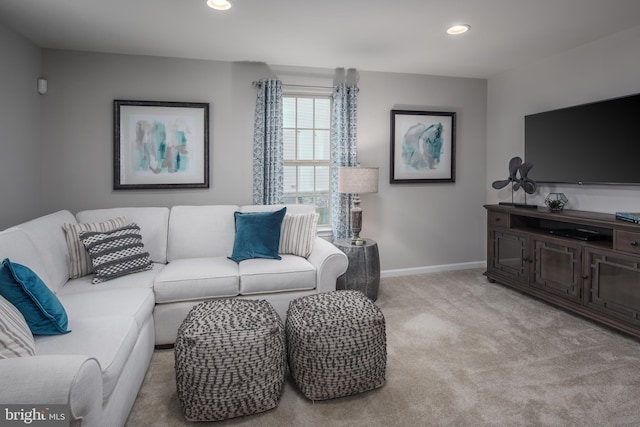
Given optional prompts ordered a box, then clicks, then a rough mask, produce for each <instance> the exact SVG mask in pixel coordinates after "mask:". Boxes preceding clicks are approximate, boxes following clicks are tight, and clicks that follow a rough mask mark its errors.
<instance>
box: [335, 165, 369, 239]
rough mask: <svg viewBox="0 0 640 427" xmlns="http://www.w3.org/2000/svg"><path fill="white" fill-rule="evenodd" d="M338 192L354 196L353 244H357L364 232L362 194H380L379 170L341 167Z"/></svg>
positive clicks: (352, 212)
mask: <svg viewBox="0 0 640 427" xmlns="http://www.w3.org/2000/svg"><path fill="white" fill-rule="evenodd" d="M338 192H340V193H345V194H353V206H352V207H351V235H352V237H351V243H355V242H356V241H357V240H358V239H359V238H360V230H362V208H361V207H360V194H366V193H377V192H378V168H363V167H360V166H351V167H348V166H345V167H340V169H339V170H338Z"/></svg>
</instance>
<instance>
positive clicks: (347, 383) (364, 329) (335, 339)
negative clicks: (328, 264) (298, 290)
mask: <svg viewBox="0 0 640 427" xmlns="http://www.w3.org/2000/svg"><path fill="white" fill-rule="evenodd" d="M285 330H286V335H287V352H288V355H289V370H290V372H291V376H292V377H293V380H294V381H295V383H296V385H297V386H298V388H299V389H300V391H301V392H302V393H303V394H304V395H305V396H306V397H307V398H309V399H311V400H324V399H332V398H335V397H342V396H348V395H351V394H356V393H360V392H364V391H367V390H372V389H374V388H378V387H380V386H382V385H383V384H384V382H385V373H386V366H387V339H386V332H385V320H384V316H383V314H382V312H381V311H380V309H379V308H378V307H376V305H375V304H374V303H373V301H371V300H370V299H369V298H367V297H366V296H365V295H364V294H363V293H362V292H360V291H355V290H345V291H333V292H326V293H321V294H317V295H311V296H306V297H301V298H298V299H295V300H293V301H291V303H290V304H289V309H288V311H287V321H286V326H285Z"/></svg>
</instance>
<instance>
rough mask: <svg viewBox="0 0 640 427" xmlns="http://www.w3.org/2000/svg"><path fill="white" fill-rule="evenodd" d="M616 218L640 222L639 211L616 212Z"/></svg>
mask: <svg viewBox="0 0 640 427" xmlns="http://www.w3.org/2000/svg"><path fill="white" fill-rule="evenodd" d="M616 219H621V220H622V221H627V222H633V223H635V224H640V212H616Z"/></svg>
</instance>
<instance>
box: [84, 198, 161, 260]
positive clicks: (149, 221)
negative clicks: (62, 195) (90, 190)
mask: <svg viewBox="0 0 640 427" xmlns="http://www.w3.org/2000/svg"><path fill="white" fill-rule="evenodd" d="M119 216H124V217H125V218H127V222H135V223H136V224H138V226H139V227H140V231H141V232H142V241H143V242H144V247H145V248H146V250H147V251H148V252H149V257H150V258H151V260H152V261H153V262H158V263H161V264H165V263H166V262H167V233H168V230H169V226H168V224H169V208H166V207H129V208H111V209H92V210H87V211H81V212H78V213H77V214H76V218H77V219H78V222H81V223H86V222H97V221H106V220H108V219H111V218H116V217H119Z"/></svg>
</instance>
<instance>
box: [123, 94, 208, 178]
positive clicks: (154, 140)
mask: <svg viewBox="0 0 640 427" xmlns="http://www.w3.org/2000/svg"><path fill="white" fill-rule="evenodd" d="M113 125H114V130H113V138H114V150H113V156H114V159H113V167H114V171H113V189H114V190H139V189H158V188H162V189H170V188H209V103H205V102H157V101H125V100H117V99H116V100H114V101H113Z"/></svg>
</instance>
